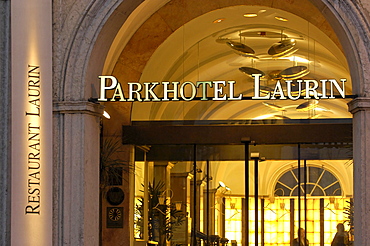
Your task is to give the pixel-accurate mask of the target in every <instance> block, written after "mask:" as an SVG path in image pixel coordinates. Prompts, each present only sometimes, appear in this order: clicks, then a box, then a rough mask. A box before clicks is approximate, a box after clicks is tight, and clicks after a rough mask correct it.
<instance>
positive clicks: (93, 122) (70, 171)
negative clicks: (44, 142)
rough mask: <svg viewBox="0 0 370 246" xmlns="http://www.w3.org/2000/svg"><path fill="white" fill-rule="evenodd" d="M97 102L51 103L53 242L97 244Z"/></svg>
mask: <svg viewBox="0 0 370 246" xmlns="http://www.w3.org/2000/svg"><path fill="white" fill-rule="evenodd" d="M101 113H102V108H101V106H100V105H99V104H93V103H89V102H83V101H80V102H78V101H77V102H76V101H74V102H56V103H54V136H55V137H54V177H53V179H54V191H53V194H54V213H53V214H54V218H53V219H54V228H53V233H54V240H55V241H54V242H53V244H54V245H81V246H82V245H86V246H90V245H99V216H98V215H99V153H100V151H99V147H100V145H99V141H100V139H99V136H100V115H101Z"/></svg>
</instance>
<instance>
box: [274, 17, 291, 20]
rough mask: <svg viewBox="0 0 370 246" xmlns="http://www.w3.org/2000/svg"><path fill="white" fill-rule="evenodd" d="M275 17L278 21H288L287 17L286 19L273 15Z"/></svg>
mask: <svg viewBox="0 0 370 246" xmlns="http://www.w3.org/2000/svg"><path fill="white" fill-rule="evenodd" d="M275 19H277V20H279V21H288V19H286V18H284V17H281V16H275Z"/></svg>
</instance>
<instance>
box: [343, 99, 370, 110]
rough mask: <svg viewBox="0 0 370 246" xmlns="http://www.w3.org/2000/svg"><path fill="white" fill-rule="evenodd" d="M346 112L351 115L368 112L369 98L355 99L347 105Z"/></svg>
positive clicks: (369, 106)
mask: <svg viewBox="0 0 370 246" xmlns="http://www.w3.org/2000/svg"><path fill="white" fill-rule="evenodd" d="M348 110H349V112H351V113H352V114H355V113H357V112H358V111H368V110H370V98H367V97H357V98H355V99H353V100H352V101H350V102H349V103H348Z"/></svg>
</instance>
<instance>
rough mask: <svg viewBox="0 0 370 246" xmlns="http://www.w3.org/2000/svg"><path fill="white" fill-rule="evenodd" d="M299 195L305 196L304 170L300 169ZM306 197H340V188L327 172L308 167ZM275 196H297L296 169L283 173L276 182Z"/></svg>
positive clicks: (333, 177)
mask: <svg viewBox="0 0 370 246" xmlns="http://www.w3.org/2000/svg"><path fill="white" fill-rule="evenodd" d="M300 171H301V172H300V173H301V181H300V182H301V185H300V187H301V195H304V194H305V185H304V168H303V167H301V170H300ZM306 175H307V176H306V177H307V179H306V180H307V183H306V195H308V196H341V195H342V188H341V185H340V183H339V181H338V179H337V178H336V177H335V176H334V175H333V174H332V173H331V172H330V171H328V170H326V169H324V168H320V167H315V166H308V167H307V172H306ZM274 195H275V196H298V168H293V169H290V170H288V171H287V172H286V173H284V174H283V175H282V176H281V177H280V178H279V180H278V181H277V183H276V185H275V189H274Z"/></svg>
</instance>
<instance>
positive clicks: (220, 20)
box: [213, 18, 225, 23]
mask: <svg viewBox="0 0 370 246" xmlns="http://www.w3.org/2000/svg"><path fill="white" fill-rule="evenodd" d="M224 20H225V18H218V19H216V20H214V21H213V23H221V22H223V21H224Z"/></svg>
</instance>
